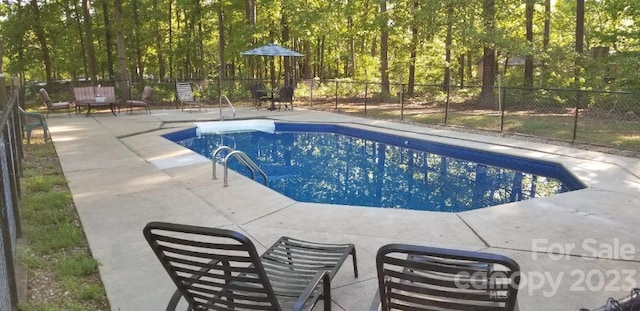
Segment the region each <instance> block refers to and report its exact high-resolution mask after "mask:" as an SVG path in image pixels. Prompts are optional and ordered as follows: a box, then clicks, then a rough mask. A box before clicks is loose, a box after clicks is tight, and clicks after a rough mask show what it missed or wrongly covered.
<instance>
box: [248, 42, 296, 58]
mask: <svg viewBox="0 0 640 311" xmlns="http://www.w3.org/2000/svg"><path fill="white" fill-rule="evenodd" d="M240 54H242V55H260V56H304V55H303V54H300V53H298V52H296V51H292V50H289V49H287V48H285V47H281V46H279V45H277V44H274V43H269V44H267V45H263V46H261V47H257V48H255V49H252V50H248V51H245V52H242V53H240Z"/></svg>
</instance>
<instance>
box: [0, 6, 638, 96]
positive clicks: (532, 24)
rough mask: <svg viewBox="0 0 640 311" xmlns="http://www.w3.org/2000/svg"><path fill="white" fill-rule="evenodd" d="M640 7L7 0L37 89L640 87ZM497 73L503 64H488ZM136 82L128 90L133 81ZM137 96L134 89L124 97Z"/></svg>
mask: <svg viewBox="0 0 640 311" xmlns="http://www.w3.org/2000/svg"><path fill="white" fill-rule="evenodd" d="M639 19H640V2H638V1H637V0H557V1H551V0H526V1H516V0H482V1H472V0H444V1H443V0H377V1H368V0H339V1H323V0H304V1H301V0H286V1H284V0H277V1H276V0H260V1H258V0H244V1H235V0H227V1H223V0H217V1H200V0H188V1H187V0H113V1H111V0H94V1H90V0H58V1H43V0H29V1H24V0H7V1H3V2H2V4H1V7H0V27H1V28H0V29H1V37H0V56H2V60H3V62H2V64H1V65H2V66H3V68H0V69H4V71H5V72H7V73H9V74H11V75H21V76H22V77H23V78H24V79H25V80H26V81H54V80H81V79H90V80H91V81H94V83H98V82H97V81H100V80H115V81H134V82H135V81H141V80H143V79H152V80H162V81H166V80H176V79H177V80H200V79H211V78H217V77H220V78H223V79H230V78H239V79H247V78H252V77H256V78H261V79H264V78H265V77H267V76H268V75H269V70H268V69H267V67H268V60H267V59H265V58H260V57H246V56H242V55H241V54H240V53H241V52H243V51H246V50H249V49H251V48H254V47H257V46H259V45H263V44H266V43H270V42H274V43H278V44H280V45H283V46H285V47H288V48H291V49H293V50H296V51H299V52H301V53H303V54H304V55H305V57H303V58H300V59H293V58H281V59H278V60H277V62H276V66H275V67H276V74H277V75H278V76H279V77H293V79H296V80H299V79H308V78H312V77H318V78H320V79H335V78H341V79H350V80H354V81H374V82H379V83H381V85H382V92H386V93H388V92H389V84H390V83H405V84H407V85H408V92H407V93H408V94H407V95H408V96H411V95H412V93H413V87H414V85H415V84H420V83H423V84H442V85H448V84H455V85H461V86H465V85H482V86H483V92H482V93H483V94H482V95H481V96H482V97H484V96H487V97H492V96H493V92H494V91H493V86H494V84H495V83H496V80H497V75H498V74H500V75H501V77H502V83H503V85H510V86H523V87H537V88H545V87H553V88H562V87H568V88H584V89H598V90H620V91H638V90H640V83H639V82H640V23H639ZM486 64H489V65H486ZM125 84H127V85H128V83H125ZM122 92H126V90H122Z"/></svg>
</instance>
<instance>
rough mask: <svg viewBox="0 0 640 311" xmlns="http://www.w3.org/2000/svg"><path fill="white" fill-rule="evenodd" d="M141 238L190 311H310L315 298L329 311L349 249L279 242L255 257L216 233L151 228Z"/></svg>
mask: <svg viewBox="0 0 640 311" xmlns="http://www.w3.org/2000/svg"><path fill="white" fill-rule="evenodd" d="M143 232H144V236H145V238H146V239H147V241H148V242H149V245H150V246H151V248H152V249H153V251H154V252H155V254H156V256H157V257H158V259H159V260H160V262H161V263H162V266H163V267H164V268H165V270H166V271H167V273H168V274H169V276H170V277H171V279H172V280H173V282H174V283H175V285H176V286H177V290H176V292H175V293H174V295H173V297H172V298H171V300H170V302H169V305H168V306H167V310H174V309H175V307H176V305H177V304H178V301H179V300H180V299H181V297H182V298H184V299H185V300H186V301H187V303H188V304H189V307H190V308H191V309H190V310H235V309H236V308H237V309H241V310H311V308H313V306H314V305H315V304H316V302H317V301H318V299H319V298H322V299H323V301H324V310H325V311H327V310H331V284H330V282H331V279H332V278H333V277H334V276H335V274H336V273H337V271H338V269H339V268H340V266H342V264H343V263H344V261H345V260H346V258H347V257H348V256H349V255H351V256H352V258H353V269H354V274H355V276H356V277H357V276H358V270H357V264H356V251H355V247H354V246H353V244H319V243H313V242H306V241H301V240H296V239H292V238H288V237H281V238H280V239H279V240H278V241H276V243H275V244H274V245H273V246H271V247H269V249H267V250H266V251H265V253H264V254H262V256H259V255H258V253H257V251H256V248H255V247H254V245H253V243H252V242H251V241H250V240H249V239H248V238H247V237H245V236H244V235H242V234H240V233H238V232H235V231H230V230H225V229H219V228H205V227H195V226H189V225H179V224H170V223H161V222H151V223H149V224H147V225H146V226H145V228H144V230H143Z"/></svg>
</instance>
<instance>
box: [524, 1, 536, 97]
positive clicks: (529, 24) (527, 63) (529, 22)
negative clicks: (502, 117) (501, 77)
mask: <svg viewBox="0 0 640 311" xmlns="http://www.w3.org/2000/svg"><path fill="white" fill-rule="evenodd" d="M525 5H526V8H525V25H526V26H525V27H526V37H527V43H528V44H529V48H528V49H527V53H526V56H525V60H524V87H527V88H532V87H533V53H532V51H531V47H533V5H534V0H526V4H525Z"/></svg>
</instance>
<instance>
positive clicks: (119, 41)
mask: <svg viewBox="0 0 640 311" xmlns="http://www.w3.org/2000/svg"><path fill="white" fill-rule="evenodd" d="M113 4H114V10H115V20H116V25H117V31H116V45H117V47H118V76H119V78H120V81H128V80H129V75H128V74H127V67H128V66H127V52H126V46H125V44H124V27H123V18H122V1H121V0H114V1H113ZM119 90H120V100H125V99H129V94H130V92H129V84H128V83H122V84H121V85H120V88H119Z"/></svg>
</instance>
